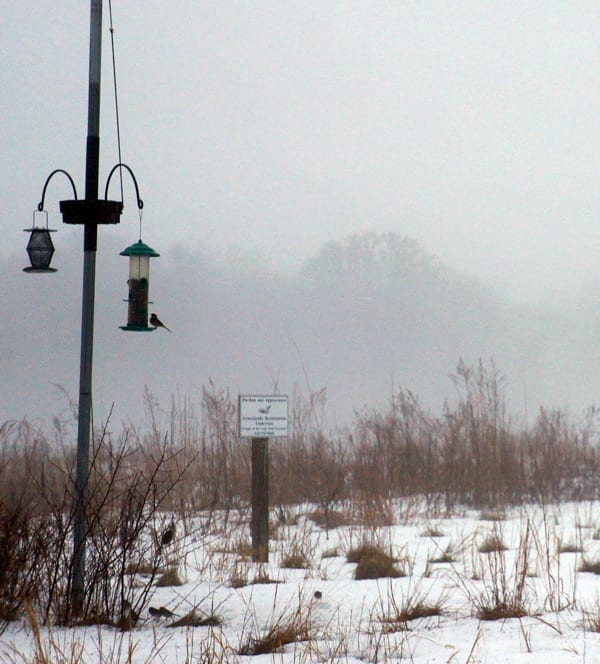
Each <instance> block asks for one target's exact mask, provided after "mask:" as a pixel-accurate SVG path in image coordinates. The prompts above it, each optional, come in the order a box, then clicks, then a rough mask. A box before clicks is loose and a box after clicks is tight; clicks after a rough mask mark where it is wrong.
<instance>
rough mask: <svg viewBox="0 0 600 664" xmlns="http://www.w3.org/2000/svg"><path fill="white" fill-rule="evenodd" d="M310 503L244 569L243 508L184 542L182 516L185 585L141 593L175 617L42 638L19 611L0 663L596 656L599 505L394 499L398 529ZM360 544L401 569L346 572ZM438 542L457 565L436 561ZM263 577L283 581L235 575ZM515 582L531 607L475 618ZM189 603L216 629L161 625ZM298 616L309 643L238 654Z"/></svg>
mask: <svg viewBox="0 0 600 664" xmlns="http://www.w3.org/2000/svg"><path fill="white" fill-rule="evenodd" d="M310 510H311V508H310V506H304V507H297V508H295V515H294V516H295V517H296V518H295V519H294V521H295V525H284V526H281V527H279V528H277V529H276V531H275V532H274V533H273V535H274V538H273V539H271V540H270V545H269V546H270V562H269V563H266V564H257V563H252V562H251V561H249V559H247V558H246V557H244V556H243V555H242V554H241V553H240V550H241V547H239V546H238V545H237V544H236V542H237V543H239V542H241V541H245V542H248V541H249V535H248V523H247V521H248V519H247V517H248V516H249V515H245V516H246V518H245V519H244V520H243V522H242V523H240V525H239V526H237V527H235V528H234V527H232V526H231V525H229V527H228V528H227V529H226V531H223V530H221V531H218V530H213V531H212V532H211V533H207V534H206V536H205V537H199V536H198V534H197V533H198V530H197V528H196V527H190V523H188V524H187V525H188V531H189V532H195V533H196V534H195V535H194V536H193V537H186V536H185V535H184V534H183V531H184V526H183V524H182V523H180V524H178V531H179V534H178V536H177V537H176V539H175V541H174V543H173V546H172V549H171V551H170V557H171V558H172V559H173V560H175V559H176V560H177V561H179V565H180V566H179V571H180V575H181V576H182V578H184V579H185V583H184V585H182V586H178V587H167V588H156V589H155V590H154V591H153V595H152V597H151V600H150V605H152V606H155V607H161V606H165V607H167V608H169V609H170V610H171V611H173V612H174V613H175V617H174V618H156V617H152V616H150V615H149V614H148V611H147V607H146V609H145V610H144V613H143V614H142V616H141V618H140V621H139V622H138V624H137V625H136V627H135V628H134V629H133V630H131V631H130V632H121V631H119V630H117V629H114V628H111V627H107V626H93V627H85V628H83V627H79V628H62V627H53V626H39V632H37V629H38V628H36V626H35V625H32V624H31V620H25V619H24V620H22V621H20V622H16V623H10V624H9V625H8V626H7V627H6V629H5V631H4V632H3V634H2V635H1V636H0V662H3V663H4V662H11V663H12V662H26V661H33V660H34V653H35V652H36V651H37V652H38V653H39V652H40V651H43V652H44V653H45V654H46V657H47V661H49V662H63V661H64V662H77V661H82V662H134V663H142V662H170V663H174V664H177V663H183V662H210V661H213V662H217V661H219V662H250V661H251V662H253V664H260V663H263V662H265V663H266V662H281V663H282V664H284V663H288V662H306V663H308V662H311V663H312V662H337V661H340V662H347V663H353V662H415V663H417V664H425V663H428V664H430V663H431V664H432V663H434V662H440V663H442V662H443V663H450V662H452V663H458V662H460V663H461V664H462V663H467V662H473V663H474V662H486V663H488V664H495V663H498V664H500V663H511V664H512V663H520V662H526V663H531V662H560V663H564V664H569V663H570V662H586V663H593V662H598V663H600V634H599V633H597V632H595V631H592V630H591V629H590V621H591V620H592V619H594V618H595V619H597V620H598V622H599V623H600V576H598V575H595V574H592V573H588V572H580V571H578V569H579V567H580V566H581V564H582V562H583V560H584V559H585V560H587V561H596V560H600V539H594V538H595V537H600V533H599V532H597V528H598V526H600V503H591V502H586V503H569V504H562V505H545V506H526V507H521V508H515V509H512V510H507V511H506V512H505V514H504V515H503V518H502V519H501V520H489V519H482V518H481V515H480V513H479V512H477V511H475V510H462V511H458V510H456V511H455V512H456V513H455V514H453V515H452V516H451V517H450V518H443V517H442V516H440V515H428V514H427V511H426V510H425V509H424V508H423V509H415V508H414V505H413V506H412V508H411V514H410V516H409V517H407V516H406V515H407V512H408V509H407V506H406V505H400V504H398V505H396V513H397V514H398V515H399V522H398V523H397V524H396V525H393V526H378V525H376V524H370V525H369V524H356V525H351V526H344V527H339V528H336V529H332V530H330V531H329V533H326V532H325V531H324V530H323V529H322V528H319V527H318V526H317V525H316V524H315V523H313V522H312V521H310V520H309V519H308V518H307V517H306V514H307V513H309V512H310ZM483 516H485V515H483ZM488 516H489V515H488ZM400 517H401V520H400ZM197 519H198V521H199V522H201V521H202V517H197ZM432 535H436V536H432ZM437 535H439V536H437ZM490 535H497V536H498V537H499V538H501V540H502V542H503V543H504V544H505V546H506V547H507V549H506V551H504V552H502V553H491V554H490V553H480V552H479V550H478V547H479V546H480V544H481V542H482V541H483V540H484V539H485V538H486V537H489V536H490ZM364 541H370V542H373V543H376V544H379V545H381V546H382V547H383V548H384V549H385V550H387V551H388V552H391V553H392V554H393V555H394V556H395V557H396V558H398V559H399V562H398V563H397V565H398V567H399V568H402V569H404V570H405V571H406V573H407V575H406V576H404V577H400V578H393V579H390V578H380V579H374V580H361V581H356V580H354V576H353V575H354V570H355V568H356V565H355V564H351V563H348V562H346V558H345V552H346V551H347V550H349V549H350V548H352V547H355V546H357V545H358V544H360V543H361V542H364ZM567 545H569V546H568V547H567ZM561 548H563V549H564V548H568V549H569V550H570V549H576V551H574V552H564V553H561V552H560V549H561ZM236 549H237V550H236ZM297 549H301V550H302V551H303V552H304V553H305V555H306V556H307V558H308V560H309V566H308V567H307V568H306V569H286V568H282V567H281V566H280V563H281V560H282V558H283V557H284V556H285V555H286V554H289V552H290V551H291V550H297ZM334 550H335V551H337V553H338V555H337V556H332V551H334ZM446 550H448V551H450V552H451V553H452V554H453V562H449V563H432V562H431V559H432V558H436V557H439V556H440V555H441V553H442V552H444V551H446ZM323 553H326V554H327V555H326V557H323ZM428 560H429V562H428ZM520 572H522V574H521V573H520ZM265 576H268V578H269V579H271V580H276V581H278V583H249V584H248V585H245V586H242V587H239V588H238V587H233V586H232V583H231V580H232V579H233V578H245V579H246V580H247V581H252V580H253V579H256V578H257V577H265ZM519 580H522V582H523V586H522V594H521V596H520V600H521V603H522V604H523V605H524V606H525V607H526V608H527V615H525V616H524V617H522V618H508V619H502V620H480V619H478V617H477V615H476V614H477V609H478V607H479V606H480V605H481V603H482V602H485V600H486V598H490V597H491V596H493V595H494V592H496V593H498V594H499V595H500V596H501V597H505V598H510V597H513V596H514V594H515V593H517V594H518V592H519V588H520V586H519V583H518V582H519ZM317 591H318V593H320V594H321V596H320V597H316V596H315V592H317ZM416 600H421V601H422V603H423V604H425V605H428V606H433V605H436V604H438V605H439V606H440V607H441V608H442V614H441V615H436V616H431V617H425V618H417V619H415V620H409V621H407V622H406V623H395V622H394V621H391V620H390V618H391V617H392V616H393V615H394V614H395V613H397V612H398V611H399V610H401V609H402V608H404V607H405V606H406V605H407V604H409V603H410V602H411V601H412V602H413V603H415V601H416ZM192 610H195V612H196V614H198V615H202V616H205V617H206V616H216V617H218V618H220V620H221V621H222V624H221V625H220V626H213V627H211V626H201V627H176V628H173V627H169V626H168V625H169V624H170V623H171V622H173V620H175V619H176V618H180V617H182V616H184V615H186V614H188V613H189V612H190V611H192ZM294 616H295V620H296V622H297V623H301V624H303V625H306V626H307V627H308V632H309V635H310V639H308V640H305V641H297V642H294V643H289V644H287V645H285V646H284V647H283V648H282V649H280V650H279V651H278V652H275V653H269V654H263V655H254V656H252V655H248V654H244V655H240V654H239V652H240V650H243V647H244V646H249V645H250V644H252V642H253V639H257V638H258V637H260V636H261V635H264V634H265V633H266V632H267V631H268V630H269V628H271V627H273V625H277V624H279V625H281V624H284V623H286V621H288V620H289V619H291V617H294ZM36 632H37V633H38V635H39V640H38V637H36ZM36 643H37V645H36ZM40 661H41V660H40Z"/></svg>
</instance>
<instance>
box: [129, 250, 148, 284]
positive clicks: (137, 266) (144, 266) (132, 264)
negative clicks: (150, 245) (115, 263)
mask: <svg viewBox="0 0 600 664" xmlns="http://www.w3.org/2000/svg"><path fill="white" fill-rule="evenodd" d="M149 277H150V257H149V256H130V257H129V278H130V279H134V280H139V279H146V280H148V279H149Z"/></svg>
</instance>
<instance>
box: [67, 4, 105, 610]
mask: <svg viewBox="0 0 600 664" xmlns="http://www.w3.org/2000/svg"><path fill="white" fill-rule="evenodd" d="M101 57H102V0H91V14H90V69H89V92H88V134H87V151H86V169H85V198H86V200H98V170H99V154H100V64H101ZM97 240H98V226H97V224H96V223H94V220H92V221H91V222H87V223H86V224H85V226H84V240H83V293H82V306H81V356H80V369H79V415H78V422H77V466H76V477H75V518H74V528H73V569H72V574H73V577H72V585H71V603H72V610H73V615H74V616H77V615H80V614H81V612H82V609H83V605H84V600H85V540H86V535H87V529H88V524H87V514H86V512H87V498H88V487H87V481H88V472H89V469H88V466H89V449H90V431H91V413H92V355H93V345H94V295H95V287H96V248H97Z"/></svg>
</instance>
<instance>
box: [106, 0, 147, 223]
mask: <svg viewBox="0 0 600 664" xmlns="http://www.w3.org/2000/svg"><path fill="white" fill-rule="evenodd" d="M108 13H109V18H110V27H109V30H110V45H111V50H112V71H113V86H114V91H115V115H116V120H117V150H118V153H119V162H118V163H119V164H121V163H123V160H122V159H121V125H120V122H119V95H118V92H117V64H116V57H115V29H114V27H113V16H112V0H108ZM119 179H120V183H121V203H122V202H123V200H124V197H123V169H121V168H120V169H119ZM140 235H141V229H140Z"/></svg>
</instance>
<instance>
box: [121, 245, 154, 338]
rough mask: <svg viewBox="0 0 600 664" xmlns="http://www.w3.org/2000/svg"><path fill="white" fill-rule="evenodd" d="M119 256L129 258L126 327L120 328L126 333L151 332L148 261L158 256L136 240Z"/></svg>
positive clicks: (152, 329) (152, 328)
mask: <svg viewBox="0 0 600 664" xmlns="http://www.w3.org/2000/svg"><path fill="white" fill-rule="evenodd" d="M119 255H120V256H129V280H128V281H127V284H128V286H129V298H128V299H127V300H126V302H128V303H129V307H128V310H127V325H123V326H121V329H122V330H125V331H127V332H153V331H154V329H155V328H154V327H152V326H149V325H148V304H149V302H148V293H149V285H150V259H151V258H157V257H158V256H160V254H158V253H156V251H154V249H152V248H151V247H149V246H148V245H147V244H144V243H143V242H142V241H141V240H138V241H137V242H136V243H135V244H132V245H131V246H129V247H127V249H124V250H123V251H122V252H121V253H120V254H119Z"/></svg>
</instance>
